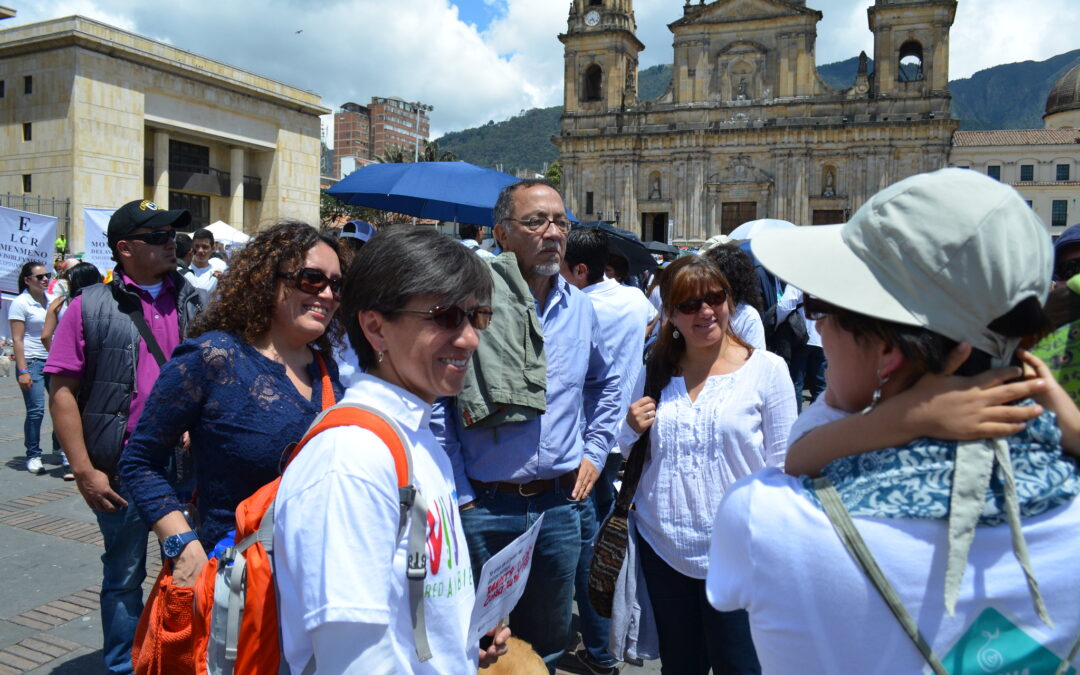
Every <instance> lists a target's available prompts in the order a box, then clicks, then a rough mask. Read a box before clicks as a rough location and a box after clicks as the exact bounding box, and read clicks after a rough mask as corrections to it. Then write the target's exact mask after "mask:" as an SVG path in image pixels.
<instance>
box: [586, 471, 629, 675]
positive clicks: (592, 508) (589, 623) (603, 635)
mask: <svg viewBox="0 0 1080 675" xmlns="http://www.w3.org/2000/svg"><path fill="white" fill-rule="evenodd" d="M622 462H623V457H622V455H608V461H607V464H605V465H604V470H603V471H601V472H600V477H599V478H598V479H597V480H596V485H594V486H593V491H592V493H591V494H590V495H589V498H588V499H586V500H585V501H586V504H585V508H583V509H582V511H581V557H580V558H578V567H577V575H576V577H575V579H574V592H575V595H576V597H577V606H578V616H579V618H580V619H581V641H582V642H583V643H584V644H585V651H586V653H588V655H589V660H590V661H592V662H593V663H595V664H596V665H598V666H607V667H613V666H614V665H615V664H617V663H618V661H617V660H616V659H615V657H614V656H612V655H611V653H610V652H608V634H609V633H610V632H611V619H605V618H604V617H602V616H600V615H599V614H597V613H596V610H594V609H593V607H592V603H590V602H589V568H590V566H591V565H592V557H593V540H594V539H596V532H597V530H598V529H600V523H601V522H603V520H604V518H606V517H607V514H608V513H609V512H610V511H611V506H612V504H613V503H614V502H615V486H614V485H613V482H614V480H615V476H616V475H618V473H619V469H620V468H622Z"/></svg>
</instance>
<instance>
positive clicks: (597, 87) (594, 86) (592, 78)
mask: <svg viewBox="0 0 1080 675" xmlns="http://www.w3.org/2000/svg"><path fill="white" fill-rule="evenodd" d="M603 81H604V73H603V71H602V70H600V66H598V65H596V64H595V63H594V64H592V65H591V66H589V67H588V68H586V69H585V83H584V84H585V86H584V87H583V88H582V91H583V92H584V96H582V97H581V100H583V101H599V100H600V99H601V94H602V92H603V90H604V89H603Z"/></svg>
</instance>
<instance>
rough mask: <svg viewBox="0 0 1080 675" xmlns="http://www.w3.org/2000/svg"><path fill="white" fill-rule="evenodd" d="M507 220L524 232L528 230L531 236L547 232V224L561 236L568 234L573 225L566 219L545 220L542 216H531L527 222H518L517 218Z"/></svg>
mask: <svg viewBox="0 0 1080 675" xmlns="http://www.w3.org/2000/svg"><path fill="white" fill-rule="evenodd" d="M507 220H512V221H514V222H515V223H518V224H520V225H521V226H523V227H524V228H525V229H526V230H528V231H529V232H532V233H533V234H536V233H540V234H543V233H544V232H547V224H548V223H551V224H552V225H554V226H555V227H557V228H559V231H560V232H562V233H563V234H566V233H567V232H569V231H570V227H571V226H572V225H573V223H572V222H571V221H569V220H567V219H566V218H562V217H556V218H545V217H544V216H533V217H532V218H529V219H528V220H520V219H518V218H507Z"/></svg>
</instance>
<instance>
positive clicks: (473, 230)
mask: <svg viewBox="0 0 1080 675" xmlns="http://www.w3.org/2000/svg"><path fill="white" fill-rule="evenodd" d="M458 236H460V237H461V238H462V239H476V238H477V237H478V236H480V226H479V225H473V224H471V223H462V224H460V225H458Z"/></svg>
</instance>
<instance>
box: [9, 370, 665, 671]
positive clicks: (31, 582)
mask: <svg viewBox="0 0 1080 675" xmlns="http://www.w3.org/2000/svg"><path fill="white" fill-rule="evenodd" d="M23 418H24V409H23V402H22V395H21V394H20V392H19V389H18V386H17V385H16V383H15V378H14V377H8V378H4V377H0V675H15V674H17V673H32V674H33V675H43V674H44V673H55V674H57V675H98V674H100V673H105V668H104V667H103V666H102V663H101V618H100V614H99V612H98V591H99V588H100V587H99V586H98V584H99V583H100V581H101V560H100V555H101V547H102V543H101V534H100V533H99V532H98V528H97V523H96V521H95V519H94V516H93V514H92V513H91V512H90V510H89V508H87V506H86V503H85V502H83V500H82V497H81V496H80V495H79V491H78V490H77V489H76V488H75V484H74V483H67V482H64V480H63V478H62V476H63V473H64V472H63V470H62V469H61V468H60V466H59V462H60V458H59V457H50V456H48V455H46V457H45V460H46V468H47V469H48V471H47V472H46V473H45V474H44V475H41V476H35V475H32V474H29V473H27V472H26V470H25V467H24V454H23V453H24V449H23V433H22V424H23ZM51 430H52V422H51V420H50V419H49V417H48V415H46V417H45V424H44V425H43V428H42V447H46V448H47V447H51V445H50V444H49V442H48V433H49V432H50V431H51ZM148 551H149V552H150V553H149V560H148V561H147V567H148V577H147V582H146V587H149V584H150V583H151V582H152V581H153V579H154V577H156V576H157V573H158V571H159V569H160V558H159V552H158V547H157V546H155V545H151V546H148ZM559 672H560V673H562V672H564V671H559ZM624 672H626V673H634V674H637V673H643V674H644V673H659V672H660V667H659V663H658V662H652V663H649V664H648V667H646V668H632V667H627V668H625V669H624Z"/></svg>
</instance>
